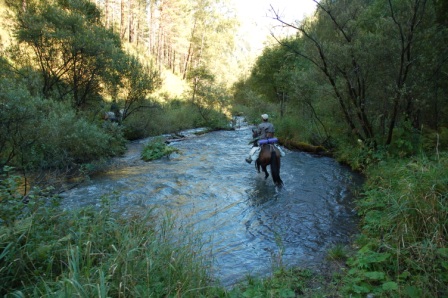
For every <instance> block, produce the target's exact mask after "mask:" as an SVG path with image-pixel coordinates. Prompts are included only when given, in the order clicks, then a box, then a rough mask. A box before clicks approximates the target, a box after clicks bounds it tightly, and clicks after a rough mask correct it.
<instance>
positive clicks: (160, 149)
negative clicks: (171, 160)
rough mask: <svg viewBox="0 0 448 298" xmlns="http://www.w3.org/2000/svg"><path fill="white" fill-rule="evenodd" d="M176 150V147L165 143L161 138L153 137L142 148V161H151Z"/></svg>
mask: <svg viewBox="0 0 448 298" xmlns="http://www.w3.org/2000/svg"><path fill="white" fill-rule="evenodd" d="M178 151H179V150H178V149H177V148H174V147H171V146H168V145H166V144H165V142H164V139H163V138H155V139H153V140H152V141H151V142H149V143H148V144H147V145H146V146H145V148H143V151H142V154H141V156H142V159H143V160H144V161H151V160H154V159H159V158H161V157H163V156H169V155H170V154H171V153H173V152H178Z"/></svg>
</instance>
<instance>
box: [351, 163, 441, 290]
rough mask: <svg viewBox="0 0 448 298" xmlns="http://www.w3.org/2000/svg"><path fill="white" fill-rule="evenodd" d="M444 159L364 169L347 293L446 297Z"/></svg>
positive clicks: (386, 164) (384, 164) (389, 164)
mask: <svg viewBox="0 0 448 298" xmlns="http://www.w3.org/2000/svg"><path fill="white" fill-rule="evenodd" d="M447 168H448V156H446V155H444V156H442V157H441V158H440V159H438V160H430V159H428V158H426V157H420V158H413V159H401V160H396V159H394V160H389V161H383V162H381V163H379V164H378V166H375V167H373V166H372V167H370V168H369V170H368V173H367V176H368V177H369V179H368V182H367V185H366V192H365V198H364V199H362V200H360V201H359V202H358V206H359V212H360V214H361V215H362V216H363V237H361V238H360V241H359V245H360V246H361V247H360V249H359V251H358V253H357V255H356V257H355V258H354V259H352V261H351V266H352V268H353V269H352V270H351V272H350V274H349V276H348V277H349V280H350V281H349V283H348V284H347V289H348V290H349V292H351V293H357V294H365V293H369V292H373V293H376V294H380V295H390V296H397V295H398V296H403V297H444V296H447V295H448V286H447V285H448V247H447V244H448V240H447V239H448V225H447V223H448V201H447V199H448V174H447Z"/></svg>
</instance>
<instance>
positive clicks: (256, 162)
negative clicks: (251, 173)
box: [255, 159, 260, 173]
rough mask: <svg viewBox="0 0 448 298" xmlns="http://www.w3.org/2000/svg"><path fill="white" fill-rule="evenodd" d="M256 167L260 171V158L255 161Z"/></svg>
mask: <svg viewBox="0 0 448 298" xmlns="http://www.w3.org/2000/svg"><path fill="white" fill-rule="evenodd" d="M255 168H256V169H257V172H258V173H260V160H259V159H257V160H256V161H255Z"/></svg>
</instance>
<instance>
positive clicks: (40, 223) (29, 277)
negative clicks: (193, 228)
mask: <svg viewBox="0 0 448 298" xmlns="http://www.w3.org/2000/svg"><path fill="white" fill-rule="evenodd" d="M1 181H2V182H1V184H0V199H1V201H2V204H0V210H1V214H2V217H1V220H0V234H1V235H2V237H1V238H0V271H1V272H2V274H1V275H0V294H1V295H2V296H4V295H12V296H25V297H42V296H64V297H69V296H70V297H71V296H83V297H92V296H97V295H100V296H102V297H106V296H109V297H118V296H126V297H128V296H132V297H153V296H154V297H173V296H185V297H200V296H204V297H210V296H209V295H207V293H210V295H212V293H213V294H217V293H221V295H222V293H223V290H219V289H209V286H208V284H207V283H208V279H207V272H206V270H205V269H204V268H206V266H205V264H204V263H203V260H202V257H201V256H200V255H201V254H200V243H199V241H198V240H197V238H196V237H194V235H191V234H190V235H189V234H188V232H187V231H180V232H179V227H174V221H173V220H172V219H170V217H169V216H168V215H167V216H165V217H163V216H160V217H158V216H156V215H154V214H152V213H151V212H148V213H146V212H143V213H144V214H142V215H140V214H138V213H137V214H134V215H129V216H128V217H127V218H124V217H121V216H119V215H116V214H114V212H113V201H114V200H113V197H111V198H103V199H102V201H101V202H102V203H101V206H99V209H93V208H82V209H76V210H72V211H62V210H61V208H60V207H58V206H57V205H56V204H50V202H51V201H53V202H55V203H56V202H57V199H56V198H53V199H49V198H48V197H47V196H45V194H44V193H42V192H39V191H35V192H33V193H32V195H31V194H30V195H29V196H28V197H27V199H28V203H27V204H24V201H23V197H20V196H18V195H17V183H15V181H16V178H14V177H12V176H11V177H8V178H6V179H2V180H1ZM13 210H14V212H13ZM175 231H177V232H175ZM188 235H189V236H188ZM17 276H20V278H17Z"/></svg>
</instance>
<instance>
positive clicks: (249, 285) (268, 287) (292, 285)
mask: <svg viewBox="0 0 448 298" xmlns="http://www.w3.org/2000/svg"><path fill="white" fill-rule="evenodd" d="M311 277H312V273H311V272H310V271H308V270H299V269H285V268H281V269H279V270H278V271H276V272H274V274H273V276H272V277H269V278H266V279H255V278H251V277H248V278H247V282H246V283H242V284H240V285H238V286H237V287H235V288H233V289H232V290H231V291H229V297H285V298H286V297H297V296H299V295H303V294H304V292H305V291H306V287H307V283H308V282H309V281H310V279H311Z"/></svg>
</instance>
